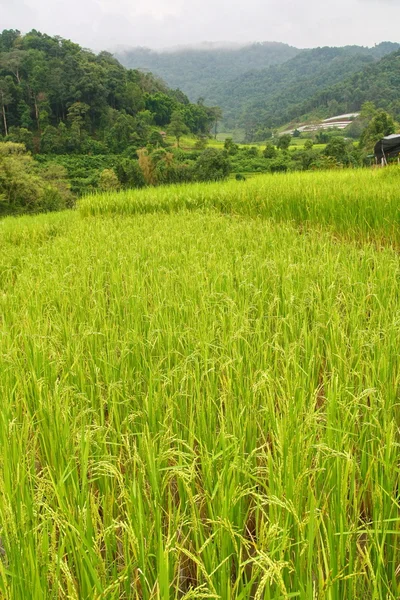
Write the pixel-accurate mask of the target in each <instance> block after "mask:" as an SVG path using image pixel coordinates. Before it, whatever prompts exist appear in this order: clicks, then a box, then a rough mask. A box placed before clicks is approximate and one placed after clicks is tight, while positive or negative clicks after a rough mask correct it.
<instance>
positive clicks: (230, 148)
mask: <svg viewBox="0 0 400 600" xmlns="http://www.w3.org/2000/svg"><path fill="white" fill-rule="evenodd" d="M224 148H225V150H226V152H227V153H228V155H229V156H235V154H237V153H238V151H239V146H238V145H237V144H235V143H234V141H233V139H232V138H231V137H228V138H226V140H225V142H224Z"/></svg>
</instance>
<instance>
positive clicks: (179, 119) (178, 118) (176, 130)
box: [168, 110, 189, 148]
mask: <svg viewBox="0 0 400 600" xmlns="http://www.w3.org/2000/svg"><path fill="white" fill-rule="evenodd" d="M168 133H169V134H170V135H172V136H173V137H174V138H176V141H177V144H178V148H179V140H180V139H181V137H182V136H183V135H185V134H186V133H189V128H188V127H187V126H186V124H185V121H184V118H183V114H182V113H181V111H179V110H176V111H175V112H173V113H172V116H171V122H170V124H169V125H168Z"/></svg>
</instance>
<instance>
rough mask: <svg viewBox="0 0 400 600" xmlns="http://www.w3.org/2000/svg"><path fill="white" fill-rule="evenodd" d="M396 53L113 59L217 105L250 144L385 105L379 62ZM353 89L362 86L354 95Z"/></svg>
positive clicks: (209, 53)
mask: <svg viewBox="0 0 400 600" xmlns="http://www.w3.org/2000/svg"><path fill="white" fill-rule="evenodd" d="M399 48H400V44H397V43H392V42H382V43H381V44H379V45H377V46H374V47H373V48H366V47H363V46H345V47H343V48H330V47H324V48H315V49H311V50H299V49H297V48H293V47H291V46H288V45H285V44H280V43H268V42H265V43H259V44H250V45H247V46H244V47H233V48H231V47H219V48H214V47H212V46H210V47H209V46H206V47H202V48H186V49H185V48H178V49H173V50H172V51H171V50H170V51H168V52H165V51H163V52H161V51H159V52H155V51H152V50H148V49H145V48H134V49H131V50H126V51H124V52H120V53H117V54H116V56H117V58H118V59H119V60H120V61H121V62H122V63H123V64H124V65H126V66H128V67H133V68H138V69H140V70H150V71H152V72H153V73H155V74H156V75H158V76H159V77H161V78H162V79H163V80H164V81H165V82H166V83H167V84H168V85H169V86H171V87H179V88H180V89H182V90H183V91H184V92H185V93H186V94H187V95H188V96H189V97H190V98H191V100H192V101H197V99H198V98H199V97H203V98H204V99H205V101H206V102H207V103H208V104H217V105H219V106H221V108H222V109H223V112H224V123H225V126H226V128H228V129H234V128H244V129H245V130H246V134H247V138H248V139H249V140H251V139H254V136H255V134H256V132H257V131H260V130H261V131H263V130H265V129H267V128H276V127H279V126H280V125H282V124H284V123H288V122H291V121H296V120H299V119H300V118H301V117H304V116H306V115H307V114H308V113H312V114H313V116H321V117H328V116H332V115H333V114H338V113H340V112H351V111H354V110H358V109H359V108H360V106H361V104H360V103H362V102H363V101H365V100H369V99H371V100H374V101H375V102H376V103H377V104H378V105H381V104H382V102H383V104H385V105H386V104H387V102H386V100H385V101H382V102H381V95H380V94H381V91H380V90H382V86H383V84H382V82H381V79H382V78H383V79H385V75H384V74H383V73H382V68H381V67H379V66H378V65H380V64H381V61H383V62H382V65H383V66H384V65H385V64H386V63H385V57H387V55H390V56H392V53H393V52H395V51H397V50H399ZM389 64H390V67H388V69H389V71H390V77H389V83H385V85H386V87H387V89H388V90H392V91H393V88H395V89H397V87H396V86H397V83H393V77H394V78H395V79H396V77H395V75H394V73H393V69H392V67H393V65H392V59H390V60H389ZM395 64H397V63H395ZM375 67H376V68H375ZM383 70H384V71H385V68H384V67H383ZM364 73H365V75H362V74H364ZM360 74H361V75H360ZM352 77H354V79H352ZM378 81H379V82H380V83H379V84H377V85H378V87H377V88H376V86H375V82H378ZM357 82H361V83H360V85H361V88H360V89H359V91H356V90H357V89H358V87H359V85H358V83H357ZM392 91H391V94H392ZM392 95H393V94H392ZM394 95H395V93H394ZM392 101H394V98H393V99H392Z"/></svg>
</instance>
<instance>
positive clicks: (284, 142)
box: [276, 133, 292, 150]
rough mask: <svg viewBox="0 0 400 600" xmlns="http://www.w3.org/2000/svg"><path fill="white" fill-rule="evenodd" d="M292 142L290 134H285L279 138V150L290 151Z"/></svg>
mask: <svg viewBox="0 0 400 600" xmlns="http://www.w3.org/2000/svg"><path fill="white" fill-rule="evenodd" d="M291 141H292V136H291V135H290V134H289V133H285V134H284V135H281V136H279V138H278V141H277V143H276V145H277V147H278V148H279V150H289V146H290V142H291Z"/></svg>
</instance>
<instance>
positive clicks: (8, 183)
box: [0, 142, 73, 215]
mask: <svg viewBox="0 0 400 600" xmlns="http://www.w3.org/2000/svg"><path fill="white" fill-rule="evenodd" d="M64 176H65V174H64V173H62V174H61V173H60V172H58V173H57V175H56V176H54V172H53V173H52V172H49V171H47V172H46V173H44V174H43V176H40V175H39V173H38V172H37V169H36V165H35V162H34V160H33V159H32V157H31V156H30V155H29V154H27V152H26V149H25V146H24V145H23V144H15V143H12V142H6V143H0V214H1V215H7V214H17V213H24V212H31V213H32V212H43V211H49V210H61V209H62V208H66V207H67V206H71V205H72V202H73V199H72V196H71V194H70V191H69V186H68V184H67V182H64V181H63V177H64Z"/></svg>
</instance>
